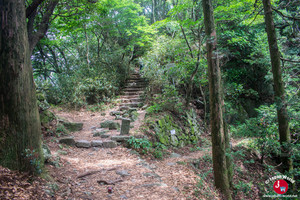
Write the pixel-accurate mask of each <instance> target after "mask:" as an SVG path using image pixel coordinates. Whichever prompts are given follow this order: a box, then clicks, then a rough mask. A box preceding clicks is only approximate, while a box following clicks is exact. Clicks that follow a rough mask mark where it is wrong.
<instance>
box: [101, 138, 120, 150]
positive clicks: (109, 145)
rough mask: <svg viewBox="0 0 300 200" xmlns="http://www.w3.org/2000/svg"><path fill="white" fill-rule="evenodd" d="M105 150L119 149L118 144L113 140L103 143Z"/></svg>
mask: <svg viewBox="0 0 300 200" xmlns="http://www.w3.org/2000/svg"><path fill="white" fill-rule="evenodd" d="M102 146H103V148H115V147H117V143H116V142H115V141H112V140H107V141H103V145H102Z"/></svg>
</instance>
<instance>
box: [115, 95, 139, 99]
mask: <svg viewBox="0 0 300 200" xmlns="http://www.w3.org/2000/svg"><path fill="white" fill-rule="evenodd" d="M120 98H121V99H137V98H140V95H123V96H121V97H120Z"/></svg>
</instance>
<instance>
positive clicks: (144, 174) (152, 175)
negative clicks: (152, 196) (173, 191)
mask: <svg viewBox="0 0 300 200" xmlns="http://www.w3.org/2000/svg"><path fill="white" fill-rule="evenodd" d="M143 176H145V177H154V178H160V176H159V175H157V174H155V173H143Z"/></svg>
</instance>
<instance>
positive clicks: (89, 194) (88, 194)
mask: <svg viewBox="0 0 300 200" xmlns="http://www.w3.org/2000/svg"><path fill="white" fill-rule="evenodd" d="M84 194H86V195H87V196H91V195H92V193H91V192H84Z"/></svg>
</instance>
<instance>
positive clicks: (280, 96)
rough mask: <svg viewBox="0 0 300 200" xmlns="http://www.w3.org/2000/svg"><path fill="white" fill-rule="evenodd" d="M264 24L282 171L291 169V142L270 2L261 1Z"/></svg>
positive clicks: (267, 0)
mask: <svg viewBox="0 0 300 200" xmlns="http://www.w3.org/2000/svg"><path fill="white" fill-rule="evenodd" d="M263 5H264V13H265V23H266V30H267V35H268V43H269V50H270V56H271V63H272V73H273V80H274V91H275V102H276V105H277V106H276V107H277V118H278V125H279V137H280V143H281V151H282V152H281V162H282V164H283V171H289V170H292V169H293V163H292V159H291V155H290V148H289V147H287V146H289V144H290V142H291V136H290V129H289V120H288V114H287V108H286V107H287V104H286V101H285V97H284V95H285V92H284V84H283V81H282V72H281V66H280V52H279V49H278V45H277V38H276V31H275V26H274V21H273V16H272V7H271V3H270V0H263Z"/></svg>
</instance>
